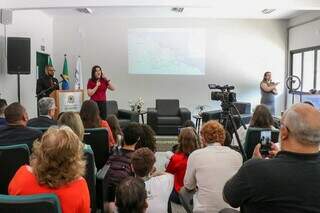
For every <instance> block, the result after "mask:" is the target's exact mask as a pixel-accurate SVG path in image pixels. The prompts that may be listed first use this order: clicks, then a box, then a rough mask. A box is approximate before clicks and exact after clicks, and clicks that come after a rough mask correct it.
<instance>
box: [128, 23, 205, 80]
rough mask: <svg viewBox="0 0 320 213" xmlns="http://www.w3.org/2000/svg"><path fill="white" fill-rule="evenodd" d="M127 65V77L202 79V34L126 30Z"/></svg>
mask: <svg viewBox="0 0 320 213" xmlns="http://www.w3.org/2000/svg"><path fill="white" fill-rule="evenodd" d="M128 61H129V73H130V74H165V75H204V70H205V30H204V29H180V28H179V29H172V28H154V29H153V28H135V29H129V31H128Z"/></svg>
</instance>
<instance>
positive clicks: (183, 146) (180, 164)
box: [166, 127, 199, 204]
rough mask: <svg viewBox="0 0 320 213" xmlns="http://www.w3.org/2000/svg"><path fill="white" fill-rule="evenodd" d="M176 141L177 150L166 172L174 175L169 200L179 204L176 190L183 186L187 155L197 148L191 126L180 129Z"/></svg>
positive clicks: (195, 137) (195, 136)
mask: <svg viewBox="0 0 320 213" xmlns="http://www.w3.org/2000/svg"><path fill="white" fill-rule="evenodd" d="M178 143H179V145H178V150H177V152H176V153H175V154H174V155H173V156H172V157H171V159H170V162H169V164H168V166H167V169H166V172H168V173H171V174H173V175H174V188H173V191H172V193H171V195H170V200H171V201H172V202H175V203H178V204H180V200H179V195H178V192H179V191H180V189H181V188H182V187H183V179H184V175H185V174H186V169H187V161H188V156H189V155H190V154H191V152H193V151H194V150H196V149H197V148H199V146H198V143H197V135H196V133H195V131H194V130H193V128H192V127H185V128H182V129H181V130H180V134H179V137H178Z"/></svg>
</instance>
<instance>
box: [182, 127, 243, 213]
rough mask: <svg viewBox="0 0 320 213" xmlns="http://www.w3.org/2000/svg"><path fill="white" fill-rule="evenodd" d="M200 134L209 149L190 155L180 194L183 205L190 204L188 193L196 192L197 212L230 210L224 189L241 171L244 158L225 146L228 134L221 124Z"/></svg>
mask: <svg viewBox="0 0 320 213" xmlns="http://www.w3.org/2000/svg"><path fill="white" fill-rule="evenodd" d="M200 135H201V139H202V141H203V143H204V145H206V147H205V148H202V149H198V150H195V151H194V152H192V153H191V154H190V156H189V158H188V163H187V171H186V174H185V177H184V188H181V189H180V192H179V194H180V196H181V199H182V201H184V202H183V203H189V202H188V201H187V202H185V200H186V197H188V196H189V193H188V192H190V191H195V194H194V196H193V212H218V211H219V210H221V209H223V208H226V207H228V204H227V203H225V202H224V201H223V199H222V196H221V194H222V189H223V186H224V184H225V183H226V182H227V180H228V179H229V178H230V177H232V175H234V174H235V173H236V172H237V171H238V169H239V168H240V166H241V164H242V157H241V154H240V153H238V152H236V151H234V150H232V149H231V148H229V147H227V146H223V143H224V141H225V131H224V129H223V126H222V125H221V124H220V123H218V122H217V121H208V122H207V123H205V124H204V125H203V126H202V128H201V131H200ZM184 206H185V205H184ZM185 207H186V206H185ZM189 211H190V212H191V209H189Z"/></svg>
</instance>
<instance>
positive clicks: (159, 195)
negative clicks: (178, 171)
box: [145, 173, 174, 213]
mask: <svg viewBox="0 0 320 213" xmlns="http://www.w3.org/2000/svg"><path fill="white" fill-rule="evenodd" d="M173 180H174V176H173V175H172V174H169V173H165V174H164V175H159V176H155V177H151V178H150V179H149V180H147V181H145V185H146V191H147V197H148V198H147V202H148V208H147V213H148V212H149V213H163V212H167V209H168V201H169V197H170V194H171V192H172V189H173Z"/></svg>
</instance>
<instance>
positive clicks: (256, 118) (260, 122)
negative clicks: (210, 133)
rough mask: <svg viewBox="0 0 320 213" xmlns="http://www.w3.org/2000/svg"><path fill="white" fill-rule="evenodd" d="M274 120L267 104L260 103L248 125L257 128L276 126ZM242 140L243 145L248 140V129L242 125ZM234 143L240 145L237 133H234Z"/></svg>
mask: <svg viewBox="0 0 320 213" xmlns="http://www.w3.org/2000/svg"><path fill="white" fill-rule="evenodd" d="M273 125H274V121H273V117H272V115H271V112H270V110H269V109H268V108H267V107H266V105H263V104H260V105H257V107H256V109H255V110H254V113H253V115H252V118H251V120H250V124H249V126H247V127H256V128H272V129H275V128H274V126H273ZM237 131H238V134H239V138H240V142H241V144H242V145H243V144H244V142H245V140H246V134H247V129H244V127H243V126H241V127H240V128H239V129H238V130H237ZM233 144H234V145H238V143H237V139H236V135H235V134H233Z"/></svg>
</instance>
